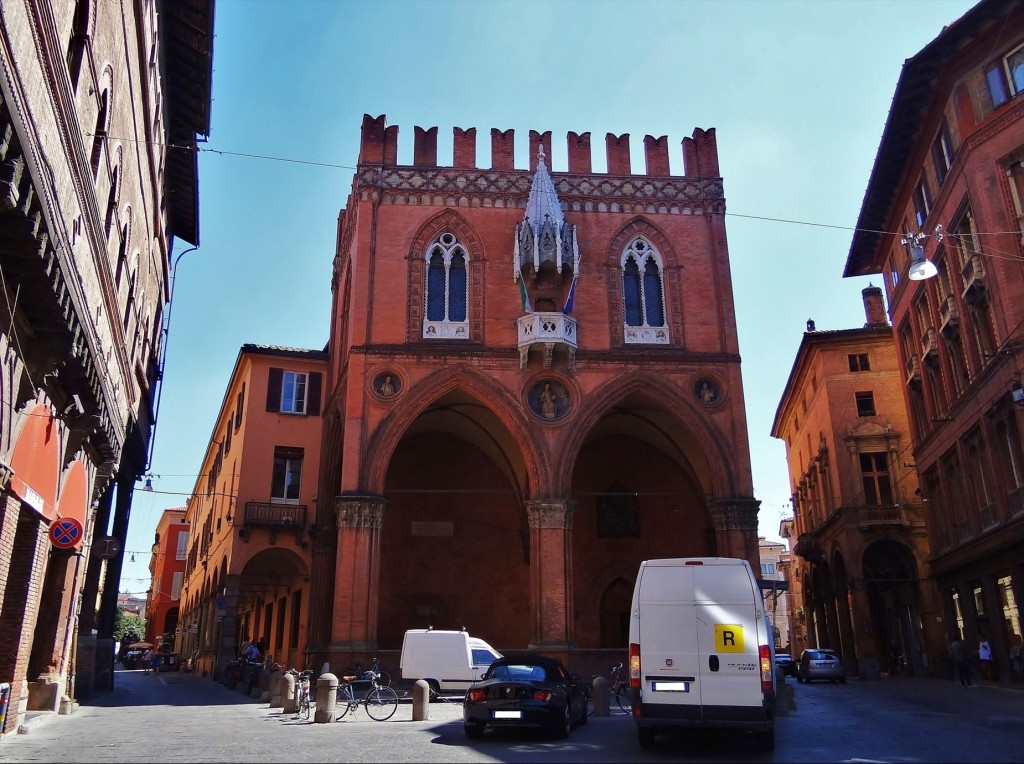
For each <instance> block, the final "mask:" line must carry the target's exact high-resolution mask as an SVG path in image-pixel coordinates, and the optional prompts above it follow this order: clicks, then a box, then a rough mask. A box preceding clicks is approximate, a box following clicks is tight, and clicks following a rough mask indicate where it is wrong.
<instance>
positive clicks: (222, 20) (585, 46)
mask: <svg viewBox="0 0 1024 764" xmlns="http://www.w3.org/2000/svg"><path fill="white" fill-rule="evenodd" d="M973 4H974V3H973V2H970V1H968V0H903V1H902V2H894V1H892V0H886V1H883V0H860V1H859V2H846V1H844V0H829V1H828V2H821V1H820V0H818V1H816V2H809V1H808V2H803V1H799V0H789V1H780V2H769V1H768V0H720V1H717V2H712V1H711V0H705V1H703V2H690V1H688V0H675V1H674V2H644V0H629V1H628V2H617V1H612V0H605V1H603V2H602V1H601V0H587V1H584V0H560V1H558V2H542V1H541V0H533V1H531V0H522V1H520V2H505V1H504V0H479V1H477V2H448V1H446V0H433V1H427V2H422V1H414V0H405V1H399V0H390V1H389V0H375V1H373V2H355V1H349V2H341V1H340V0H217V4H216V29H215V31H216V38H215V42H214V73H213V112H212V113H213V122H212V128H211V134H210V136H209V141H208V143H206V144H205V147H206V148H207V149H209V151H204V152H202V153H201V154H200V164H199V172H200V238H201V247H200V249H199V250H197V251H194V252H189V253H188V254H185V255H184V256H183V257H182V258H181V260H180V261H179V265H178V268H177V279H176V282H177V283H176V286H175V291H174V307H173V310H172V314H171V327H170V335H169V345H168V354H167V366H166V373H165V382H164V390H163V394H162V400H161V406H160V411H159V421H158V425H157V430H156V441H155V447H154V455H153V463H152V466H151V472H152V473H153V474H154V478H153V484H154V487H155V488H156V489H157V491H160V492H162V493H158V492H154V493H152V494H147V493H143V492H136V494H135V501H134V505H133V509H132V519H131V524H130V530H129V538H128V544H127V547H126V548H127V550H128V552H129V554H127V555H126V557H125V567H124V571H123V574H122V581H121V590H122V591H132V592H141V591H145V589H146V588H147V586H148V575H149V574H148V569H147V566H148V563H149V550H150V546H151V544H152V542H153V531H154V529H155V527H156V523H157V521H158V520H159V517H160V514H161V512H162V510H163V509H164V508H166V507H172V506H182V505H183V503H184V499H185V495H187V494H188V493H189V492H191V490H192V489H193V486H194V483H195V479H196V473H197V471H198V470H199V466H200V461H201V459H202V457H203V453H204V451H205V448H206V445H207V442H208V440H209V437H210V434H211V430H212V428H213V424H214V421H215V419H216V416H217V413H218V410H219V407H220V404H221V401H222V398H223V395H224V389H225V386H226V385H227V382H228V378H229V376H230V373H231V369H232V367H233V365H234V363H235V359H236V358H237V355H238V350H239V348H240V347H241V345H242V344H244V343H247V342H253V343H262V344H272V345H286V346H292V347H307V348H322V347H323V346H324V344H325V343H326V341H327V335H328V331H329V326H330V298H331V292H330V275H331V261H332V258H333V255H334V244H335V231H336V224H337V218H338V213H339V211H340V210H341V208H342V207H343V206H344V205H345V202H346V198H347V195H348V191H349V188H350V187H351V179H352V174H353V168H354V165H355V161H356V158H357V154H358V147H359V135H360V125H361V122H362V117H363V114H364V113H368V114H371V115H372V116H375V117H376V116H378V115H380V114H386V115H387V119H388V124H393V125H399V127H400V135H399V162H401V163H411V161H412V141H413V127H414V126H415V125H420V126H421V127H424V128H430V127H434V126H437V127H438V136H439V137H438V162H439V163H440V164H449V163H450V162H451V134H452V128H453V127H460V128H469V127H476V128H477V136H478V141H479V143H478V150H477V157H478V161H479V162H480V163H481V164H486V162H487V161H489V157H490V148H489V147H490V130H491V128H499V129H500V130H507V129H509V128H513V129H515V131H516V167H519V168H524V167H526V166H527V148H528V139H529V131H530V130H531V129H533V130H538V131H540V132H544V131H547V130H551V132H552V144H553V146H552V153H553V156H552V157H551V160H550V161H551V164H552V169H553V170H554V171H555V172H560V171H562V172H564V171H565V170H566V169H567V159H566V144H565V135H566V133H567V132H568V131H570V130H572V131H576V132H580V133H582V132H587V131H589V132H591V134H592V137H591V140H592V145H593V146H594V147H595V149H596V150H595V152H594V160H593V163H594V168H593V169H594V171H595V172H603V171H604V170H605V160H604V150H603V147H604V136H605V134H606V133H609V132H610V133H613V134H615V135H617V136H618V135H621V134H623V133H629V134H630V144H631V150H632V159H633V161H632V164H633V167H634V168H635V169H637V170H642V168H643V167H644V160H643V138H644V136H645V135H648V134H650V135H653V136H656V137H657V136H661V135H668V137H669V146H670V157H671V170H672V172H673V173H681V172H682V152H681V149H680V142H681V141H682V140H683V138H685V137H687V136H689V135H691V133H692V132H693V130H694V129H695V128H698V127H700V128H704V129H708V128H712V127H713V128H715V129H716V132H717V139H718V151H719V159H720V170H721V173H722V177H723V180H724V186H725V196H726V200H727V205H728V213H727V217H726V229H727V233H728V238H729V251H730V255H731V262H732V276H733V286H734V289H735V297H736V313H737V324H738V329H739V338H740V352H741V354H742V358H743V365H742V370H743V380H744V393H745V396H746V402H747V425H748V428H749V431H750V451H751V458H752V463H753V482H754V494H755V497H756V498H758V499H760V500H761V502H762V504H761V512H760V533H761V535H764V536H767V537H769V538H778V526H779V520H780V519H781V518H782V517H785V516H788V515H789V514H790V512H791V510H790V507H789V496H790V493H791V491H790V487H789V481H788V477H787V467H786V459H785V449H784V447H783V444H782V443H781V442H780V441H778V440H775V439H773V438H772V437H771V435H770V430H771V425H772V420H773V418H774V415H775V410H776V407H777V406H778V402H779V399H780V397H781V394H782V389H783V386H784V385H785V382H786V378H787V377H788V375H789V370H790V368H791V367H792V363H793V359H794V356H795V353H796V350H797V348H798V346H799V344H800V339H801V337H802V335H803V332H804V329H805V324H806V321H807V319H808V318H813V319H814V320H815V322H816V324H817V328H818V329H847V328H853V327H858V326H861V325H863V323H864V309H863V305H862V302H861V294H860V292H861V289H863V288H864V287H865V286H867V285H868V282H869V281H873V283H875V284H876V285H881V281H880V279H878V278H875V279H844V278H842V272H843V267H844V265H845V262H846V255H847V253H848V251H849V247H850V241H851V239H852V235H853V231H852V229H853V227H854V226H855V224H856V221H857V216H858V213H859V211H860V203H861V201H862V199H863V197H864V191H865V189H866V188H867V181H868V176H869V174H870V172H871V166H872V162H873V161H874V157H875V153H876V151H877V149H878V142H879V139H880V137H881V134H882V129H883V127H884V125H885V120H886V116H887V114H888V110H889V105H890V102H891V99H892V95H893V92H894V89H895V86H896V82H897V79H898V78H899V74H900V70H901V67H902V65H903V62H904V60H905V59H907V58H910V57H911V56H913V55H915V54H916V53H917V52H918V51H920V50H921V48H923V47H924V46H925V45H927V44H928V43H929V42H930V41H931V40H932V39H934V38H935V37H936V36H937V35H938V34H939V32H940V31H941V29H942V27H943V26H944V25H946V24H949V23H951V22H953V21H954V20H956V19H957V18H958V17H960V16H961V15H963V14H964V13H965V12H966V11H967V10H968V9H969V8H971V7H972V6H973ZM218 152H221V153H218ZM244 154H247V155H253V156H240V155H244ZM256 156H258V157H265V158H255V157H256ZM765 218H774V219H778V220H787V221H796V222H788V223H787V222H774V221H772V220H766V219H765ZM183 249H185V246H184V245H181V246H179V247H178V248H177V250H176V252H180V251H182V250H183ZM584 259H585V254H584ZM584 287H585V284H583V282H582V281H581V284H580V289H583V288H584ZM177 494H182V495H177ZM132 552H134V553H135V559H136V561H135V562H134V563H132V562H131V557H130V553H132Z"/></svg>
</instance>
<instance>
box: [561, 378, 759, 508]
mask: <svg viewBox="0 0 1024 764" xmlns="http://www.w3.org/2000/svg"><path fill="white" fill-rule="evenodd" d="M633 395H640V396H643V397H645V398H648V399H650V401H651V402H652V404H654V403H655V402H657V404H658V405H660V406H661V407H662V408H664V410H665V412H666V414H668V415H670V416H671V417H672V418H673V419H675V420H676V421H677V423H678V424H679V425H680V426H682V427H683V428H685V430H686V432H687V433H688V434H690V435H691V436H692V437H693V438H694V440H695V443H696V445H697V446H699V451H698V452H695V453H693V454H692V455H693V456H694V457H697V456H700V457H701V461H703V462H705V464H704V465H702V466H703V467H704V468H705V470H706V473H705V475H704V479H703V480H702V483H703V484H704V488H705V490H706V492H707V493H708V494H709V497H711V496H714V497H726V496H735V495H736V494H737V492H738V490H739V485H738V483H739V481H738V480H737V477H736V470H735V469H734V468H733V465H732V456H731V455H730V452H729V444H728V442H727V439H726V438H725V437H724V436H723V435H722V433H720V432H718V430H717V429H715V428H714V427H713V426H712V425H711V424H710V423H709V422H708V420H707V417H706V415H705V414H704V412H702V411H699V410H698V409H697V405H696V404H695V403H694V401H693V399H692V397H691V396H689V395H688V394H687V391H686V390H684V389H683V388H680V387H678V386H676V385H674V384H672V383H671V382H669V381H667V380H665V379H663V378H661V377H658V376H655V375H653V374H648V373H640V374H631V375H629V376H628V377H626V376H623V377H619V378H618V379H615V380H613V381H611V382H609V383H607V384H606V385H604V386H603V387H601V388H598V389H597V390H595V391H594V392H592V393H590V394H589V395H587V397H586V400H585V401H583V404H582V406H581V407H580V411H579V414H578V415H577V416H576V417H575V418H574V419H573V421H572V422H571V423H570V425H569V426H568V427H566V429H565V432H563V433H562V435H561V437H560V438H559V441H558V444H557V446H556V447H555V449H554V453H556V454H558V455H559V456H558V458H557V461H556V462H555V465H554V482H553V485H552V492H553V495H556V496H566V495H568V494H569V492H570V487H571V485H572V474H573V470H574V469H575V464H576V459H577V457H578V456H579V452H580V449H581V448H582V446H583V444H584V442H585V439H586V437H587V434H588V433H589V432H590V431H591V430H593V428H594V427H595V425H596V424H597V423H598V422H599V421H600V420H601V419H602V418H603V417H604V416H605V415H606V414H608V413H609V412H610V411H611V410H612V409H613V408H614V407H615V406H616V405H618V404H620V403H621V402H622V401H624V400H626V399H627V398H629V397H630V396H633Z"/></svg>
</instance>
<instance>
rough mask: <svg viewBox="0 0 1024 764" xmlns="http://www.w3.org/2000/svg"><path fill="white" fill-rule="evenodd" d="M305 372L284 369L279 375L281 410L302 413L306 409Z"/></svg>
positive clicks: (288, 412) (287, 412)
mask: <svg viewBox="0 0 1024 764" xmlns="http://www.w3.org/2000/svg"><path fill="white" fill-rule="evenodd" d="M306 381H307V377H306V373H305V372H304V371H285V372H284V373H283V374H282V375H281V411H282V412H284V413H286V414H303V413H305V411H306Z"/></svg>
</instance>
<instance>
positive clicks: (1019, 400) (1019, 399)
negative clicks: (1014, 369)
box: [1010, 382, 1024, 408]
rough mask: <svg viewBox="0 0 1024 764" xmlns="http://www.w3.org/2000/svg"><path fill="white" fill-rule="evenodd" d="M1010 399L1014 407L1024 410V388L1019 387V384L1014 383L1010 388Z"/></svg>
mask: <svg viewBox="0 0 1024 764" xmlns="http://www.w3.org/2000/svg"><path fill="white" fill-rule="evenodd" d="M1010 398H1011V399H1012V400H1013V403H1014V405H1015V406H1020V407H1021V408H1024V387H1021V386H1020V382H1014V383H1013V385H1012V386H1011V387H1010Z"/></svg>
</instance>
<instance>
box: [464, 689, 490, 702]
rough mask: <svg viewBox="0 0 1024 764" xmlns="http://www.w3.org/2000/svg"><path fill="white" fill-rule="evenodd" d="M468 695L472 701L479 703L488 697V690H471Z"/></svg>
mask: <svg viewBox="0 0 1024 764" xmlns="http://www.w3.org/2000/svg"><path fill="white" fill-rule="evenodd" d="M466 697H468V698H469V702H470V703H477V702H479V701H481V700H483V699H484V698H486V697H487V690H470V691H469V692H468V693H467V694H466Z"/></svg>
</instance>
